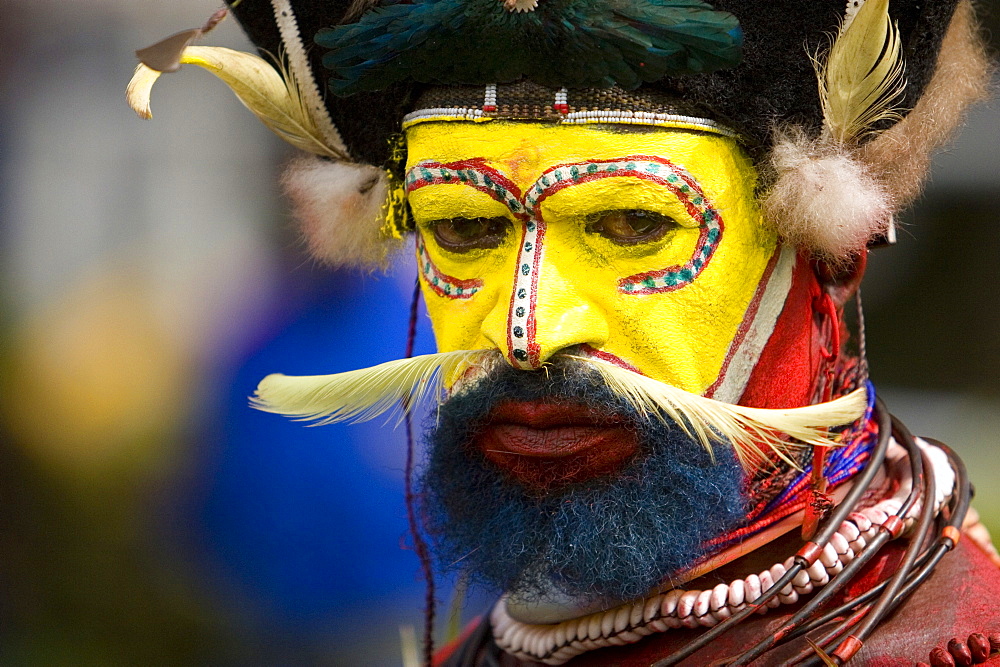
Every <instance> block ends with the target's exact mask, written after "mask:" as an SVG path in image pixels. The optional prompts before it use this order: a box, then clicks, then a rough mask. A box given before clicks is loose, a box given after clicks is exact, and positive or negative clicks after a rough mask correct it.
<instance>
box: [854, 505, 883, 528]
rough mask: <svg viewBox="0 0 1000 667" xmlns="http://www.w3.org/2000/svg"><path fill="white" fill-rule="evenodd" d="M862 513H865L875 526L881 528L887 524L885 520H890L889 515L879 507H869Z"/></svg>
mask: <svg viewBox="0 0 1000 667" xmlns="http://www.w3.org/2000/svg"><path fill="white" fill-rule="evenodd" d="M861 511H862V512H864V514H865V516H867V517H868V520H869V521H871V522H872V525H874V526H879V525H881V524H883V523H885V520H886V519H888V518H889V515H888V514H886V513H885V512H883V511H882V510H881V509H879V508H878V507H869V508H868V509H866V510H861Z"/></svg>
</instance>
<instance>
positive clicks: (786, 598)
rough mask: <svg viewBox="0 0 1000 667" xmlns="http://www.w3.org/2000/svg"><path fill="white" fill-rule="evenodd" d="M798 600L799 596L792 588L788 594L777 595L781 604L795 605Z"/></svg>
mask: <svg viewBox="0 0 1000 667" xmlns="http://www.w3.org/2000/svg"><path fill="white" fill-rule="evenodd" d="M798 599H799V594H798V593H797V592H796V591H795V589H794V588H793V589H792V590H791V591H790V592H789V593H787V594H785V593H781V594H780V595H778V600H779V601H780V602H781V604H795V602H797V601H798Z"/></svg>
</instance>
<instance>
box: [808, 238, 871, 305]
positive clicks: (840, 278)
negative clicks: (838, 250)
mask: <svg viewBox="0 0 1000 667" xmlns="http://www.w3.org/2000/svg"><path fill="white" fill-rule="evenodd" d="M813 266H814V268H815V271H816V276H817V277H818V278H819V283H820V286H822V288H823V290H824V291H825V292H826V293H827V294H829V295H830V298H831V299H833V303H834V304H835V305H836V306H837V308H843V306H844V304H845V303H847V301H848V300H849V299H850V298H851V297H852V296H854V294H855V292H857V291H858V287H860V286H861V279H862V278H864V276H865V268H866V267H867V266H868V250H862V251H861V252H860V253H858V254H856V255H854V256H853V257H852V258H851V260H850V261H849V262H844V261H838V262H836V263H830V262H827V261H825V260H822V259H820V260H816V262H815V263H814V264H813Z"/></svg>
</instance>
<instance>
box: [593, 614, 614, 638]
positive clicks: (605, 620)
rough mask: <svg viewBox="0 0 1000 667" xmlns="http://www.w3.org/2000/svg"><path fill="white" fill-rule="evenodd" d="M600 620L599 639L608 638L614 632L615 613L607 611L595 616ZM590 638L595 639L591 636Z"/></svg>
mask: <svg viewBox="0 0 1000 667" xmlns="http://www.w3.org/2000/svg"><path fill="white" fill-rule="evenodd" d="M596 616H598V617H600V619H601V637H610V636H611V635H612V634H613V633H614V631H615V616H616V614H615V612H614V611H609V612H605V613H603V614H596ZM591 637H592V638H594V639H597V638H596V637H594V636H593V635H591Z"/></svg>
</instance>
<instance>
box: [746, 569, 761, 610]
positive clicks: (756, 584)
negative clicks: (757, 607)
mask: <svg viewBox="0 0 1000 667" xmlns="http://www.w3.org/2000/svg"><path fill="white" fill-rule="evenodd" d="M760 586H761V581H760V577H759V576H757V575H756V574H751V575H750V576H749V577H747V578H746V601H747V603H752V602H753V601H754V600H756V599H757V598H759V597H760V593H761V588H760Z"/></svg>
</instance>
